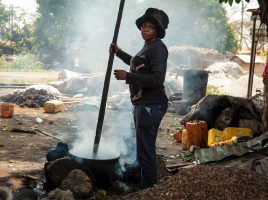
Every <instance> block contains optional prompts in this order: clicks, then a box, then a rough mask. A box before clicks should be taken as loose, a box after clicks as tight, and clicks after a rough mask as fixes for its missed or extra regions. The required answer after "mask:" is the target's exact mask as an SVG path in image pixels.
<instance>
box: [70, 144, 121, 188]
mask: <svg viewBox="0 0 268 200" xmlns="http://www.w3.org/2000/svg"><path fill="white" fill-rule="evenodd" d="M69 154H70V156H71V158H73V159H74V160H76V161H77V162H79V163H80V164H81V165H83V166H84V167H85V168H87V169H89V170H90V171H91V172H92V173H93V175H94V177H95V181H96V184H98V185H101V186H108V185H109V184H110V183H111V182H112V181H115V180H118V179H119V175H118V174H119V173H118V172H119V169H120V164H119V154H106V155H101V154H100V153H97V154H96V155H94V154H93V152H92V153H90V154H88V155H80V154H79V153H77V152H75V151H73V149H71V150H70V151H69Z"/></svg>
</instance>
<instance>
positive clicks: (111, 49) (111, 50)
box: [109, 43, 120, 53]
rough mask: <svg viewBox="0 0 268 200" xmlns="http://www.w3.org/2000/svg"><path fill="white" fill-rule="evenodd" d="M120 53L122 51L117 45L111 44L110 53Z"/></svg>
mask: <svg viewBox="0 0 268 200" xmlns="http://www.w3.org/2000/svg"><path fill="white" fill-rule="evenodd" d="M118 51H120V48H119V47H118V46H117V44H115V43H111V44H110V48H109V53H112V52H114V53H117V52H118Z"/></svg>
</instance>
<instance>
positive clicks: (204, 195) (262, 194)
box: [106, 166, 268, 200]
mask: <svg viewBox="0 0 268 200" xmlns="http://www.w3.org/2000/svg"><path fill="white" fill-rule="evenodd" d="M267 184H268V177H267V176H265V175H263V174H260V173H257V172H252V171H247V170H241V169H234V168H225V167H211V166H198V167H193V168H184V169H181V170H180V171H179V172H178V173H177V174H176V175H174V176H172V177H169V178H168V179H167V180H166V181H164V182H162V183H160V184H159V185H157V186H155V187H152V188H149V189H145V190H142V191H139V192H135V193H131V194H128V195H125V196H122V197H119V196H113V197H107V198H106V199H110V200H111V199H117V200H120V199H122V200H123V199H132V200H136V199H137V200H142V199H144V200H147V199H154V200H158V199H159V200H160V199H161V200H162V199H170V200H172V199H174V200H175V199H214V200H215V199H220V200H223V199H267V198H268V188H267Z"/></svg>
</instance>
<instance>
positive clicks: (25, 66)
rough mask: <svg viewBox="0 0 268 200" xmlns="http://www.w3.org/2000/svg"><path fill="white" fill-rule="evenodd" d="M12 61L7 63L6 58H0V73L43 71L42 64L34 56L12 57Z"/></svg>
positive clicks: (28, 54)
mask: <svg viewBox="0 0 268 200" xmlns="http://www.w3.org/2000/svg"><path fill="white" fill-rule="evenodd" d="M11 60H12V61H10V62H9V61H7V57H5V56H2V57H0V71H13V72H42V71H45V67H44V64H43V63H42V62H40V61H39V60H38V57H37V56H36V55H34V54H30V53H27V54H21V55H17V56H14V57H13V58H12V59H11Z"/></svg>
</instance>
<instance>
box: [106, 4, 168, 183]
mask: <svg viewBox="0 0 268 200" xmlns="http://www.w3.org/2000/svg"><path fill="white" fill-rule="evenodd" d="M168 23H169V18H168V16H167V14H166V13H165V12H163V11H162V10H159V9H156V8H148V9H147V10H146V12H145V14H144V15H143V16H141V17H140V18H138V19H137V20H136V25H137V27H138V28H139V29H140V30H141V35H142V38H143V39H144V46H143V48H142V49H141V50H140V51H139V52H138V53H137V54H136V55H135V56H134V57H133V58H132V57H131V56H130V55H129V54H127V53H125V52H124V51H122V50H121V49H120V48H119V47H118V46H117V45H116V44H111V47H110V52H111V51H114V52H115V53H116V56H118V57H119V58H120V59H121V60H123V61H124V62H125V63H126V64H128V65H130V72H126V71H125V70H114V76H115V78H116V79H117V80H125V81H126V84H129V88H130V95H131V99H132V103H133V105H134V112H133V113H134V122H135V128H136V139H137V158H138V161H139V164H140V167H141V175H142V184H143V186H144V187H145V188H147V187H153V186H154V184H156V183H157V166H156V146H155V143H156V138H157V132H158V128H159V126H160V122H161V120H162V118H163V116H164V114H165V112H166V110H167V107H168V99H167V96H166V94H165V90H164V85H163V84H164V80H165V74H166V68H167V58H168V50H167V48H166V46H165V44H164V43H163V42H162V41H161V39H162V38H164V37H165V29H166V28H167V26H168ZM136 57H143V58H144V59H146V60H147V64H146V67H147V68H148V73H145V74H144V73H138V72H137V70H135V69H134V67H133V60H135V58H136ZM137 88H142V96H141V98H139V99H138V100H135V101H133V97H134V96H135V95H136V94H135V93H134V92H133V91H136V89H137Z"/></svg>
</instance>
